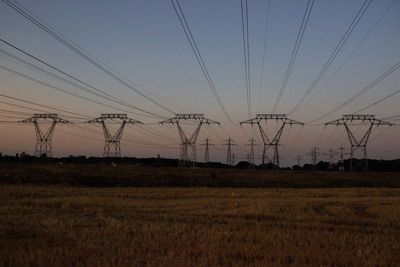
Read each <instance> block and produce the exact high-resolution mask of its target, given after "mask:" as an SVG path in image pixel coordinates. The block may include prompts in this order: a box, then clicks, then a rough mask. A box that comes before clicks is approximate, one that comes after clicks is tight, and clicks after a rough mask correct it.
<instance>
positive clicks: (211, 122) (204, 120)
mask: <svg viewBox="0 0 400 267" xmlns="http://www.w3.org/2000/svg"><path fill="white" fill-rule="evenodd" d="M201 122H202V123H203V124H208V125H210V124H217V125H221V123H219V122H218V121H214V120H210V119H206V118H204V119H202V120H201Z"/></svg>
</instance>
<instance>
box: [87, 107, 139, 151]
mask: <svg viewBox="0 0 400 267" xmlns="http://www.w3.org/2000/svg"><path fill="white" fill-rule="evenodd" d="M107 120H118V121H120V122H121V125H120V126H119V128H118V129H117V131H116V132H115V133H114V134H112V133H111V132H110V130H109V129H108V127H107V125H106V121H107ZM88 123H99V124H101V125H102V127H103V133H104V140H105V142H104V152H103V157H121V138H122V133H123V132H124V129H125V126H126V124H143V123H142V122H140V121H137V120H133V119H130V118H128V116H127V115H126V114H120V113H103V114H101V115H100V117H98V118H96V119H93V120H90V121H88Z"/></svg>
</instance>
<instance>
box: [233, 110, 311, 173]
mask: <svg viewBox="0 0 400 267" xmlns="http://www.w3.org/2000/svg"><path fill="white" fill-rule="evenodd" d="M271 120H275V121H280V122H281V123H282V125H281V127H280V128H279V129H278V131H277V132H276V134H275V136H274V137H273V138H272V139H270V138H269V137H268V135H267V133H266V131H265V130H264V129H263V128H262V126H261V122H263V121H265V123H266V124H267V125H268V121H271ZM242 124H250V125H252V126H253V125H254V124H256V125H257V126H258V129H259V130H260V134H261V138H262V140H263V143H264V147H263V156H262V164H263V165H264V164H265V158H266V157H267V150H268V149H269V148H272V149H273V151H274V155H273V163H274V164H275V165H276V166H277V167H279V141H280V139H281V136H282V133H283V129H284V128H285V126H286V125H294V124H298V125H304V124H303V123H302V122H299V121H295V120H292V119H289V118H287V116H286V114H257V116H256V117H255V118H253V119H250V120H246V121H243V122H241V123H240V125H242Z"/></svg>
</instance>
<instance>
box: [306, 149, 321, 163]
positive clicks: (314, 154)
mask: <svg viewBox="0 0 400 267" xmlns="http://www.w3.org/2000/svg"><path fill="white" fill-rule="evenodd" d="M320 154H321V153H320V152H319V148H318V147H313V148H311V151H310V152H309V153H308V155H310V156H311V162H312V164H313V165H314V166H317V163H318V155H320Z"/></svg>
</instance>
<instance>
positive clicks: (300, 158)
mask: <svg viewBox="0 0 400 267" xmlns="http://www.w3.org/2000/svg"><path fill="white" fill-rule="evenodd" d="M295 160H296V161H297V165H298V166H301V161H302V160H303V158H302V157H301V156H300V155H297V157H296V158H295Z"/></svg>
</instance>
